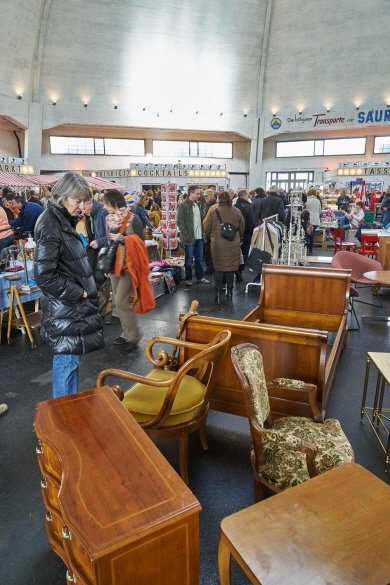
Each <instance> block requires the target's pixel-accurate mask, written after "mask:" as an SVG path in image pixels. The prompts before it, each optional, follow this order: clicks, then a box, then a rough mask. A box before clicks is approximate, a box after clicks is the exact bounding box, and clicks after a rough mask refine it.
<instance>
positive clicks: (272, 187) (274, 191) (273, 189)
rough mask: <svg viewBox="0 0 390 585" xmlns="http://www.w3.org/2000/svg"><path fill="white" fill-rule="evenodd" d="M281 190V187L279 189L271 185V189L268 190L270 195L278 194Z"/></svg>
mask: <svg viewBox="0 0 390 585" xmlns="http://www.w3.org/2000/svg"><path fill="white" fill-rule="evenodd" d="M279 189H280V187H278V186H277V185H271V187H270V188H269V189H268V193H277V192H278V191H279Z"/></svg>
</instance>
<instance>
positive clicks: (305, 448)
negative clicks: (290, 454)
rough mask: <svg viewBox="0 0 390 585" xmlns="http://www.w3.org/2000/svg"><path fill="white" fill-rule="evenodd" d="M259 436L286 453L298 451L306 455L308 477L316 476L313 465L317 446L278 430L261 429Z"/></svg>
mask: <svg viewBox="0 0 390 585" xmlns="http://www.w3.org/2000/svg"><path fill="white" fill-rule="evenodd" d="M261 434H262V436H263V438H264V439H266V440H267V441H270V442H271V443H274V444H275V445H278V447H281V448H282V449H286V450H288V451H300V452H301V453H304V454H305V455H306V465H307V470H308V472H309V476H310V477H314V476H315V475H317V470H316V467H315V463H314V460H315V456H316V455H317V453H318V447H317V445H314V444H313V443H308V442H307V441H303V440H302V439H299V438H298V437H296V436H295V435H293V434H292V433H287V432H286V431H279V430H278V429H263V431H262V433H261ZM278 439H279V440H278Z"/></svg>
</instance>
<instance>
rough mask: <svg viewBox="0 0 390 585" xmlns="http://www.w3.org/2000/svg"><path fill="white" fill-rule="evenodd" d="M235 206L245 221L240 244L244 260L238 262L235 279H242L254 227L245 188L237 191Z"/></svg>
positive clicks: (253, 219) (250, 204) (251, 210)
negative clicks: (240, 262)
mask: <svg viewBox="0 0 390 585" xmlns="http://www.w3.org/2000/svg"><path fill="white" fill-rule="evenodd" d="M236 207H237V209H239V210H240V211H241V213H242V215H243V218H244V221H245V231H244V235H243V237H242V244H241V252H242V256H243V259H244V262H243V263H242V264H240V266H239V268H238V274H236V278H237V280H242V271H243V270H244V268H245V264H246V261H247V260H248V256H249V249H250V247H251V241H252V234H253V230H254V229H255V227H256V221H255V214H254V213H253V209H252V203H250V202H249V194H248V191H247V190H246V189H240V190H239V192H238V193H237V201H236Z"/></svg>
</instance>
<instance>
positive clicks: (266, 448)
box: [231, 343, 354, 502]
mask: <svg viewBox="0 0 390 585" xmlns="http://www.w3.org/2000/svg"><path fill="white" fill-rule="evenodd" d="M231 352H232V361H233V365H234V367H235V370H236V372H237V374H238V377H239V379H240V382H241V385H242V389H243V393H244V397H245V404H246V409H247V413H248V418H249V426H250V431H251V437H252V452H251V459H252V466H253V471H254V475H255V500H256V502H258V501H260V500H261V498H262V486H263V485H266V486H268V487H269V488H270V489H272V490H273V491H275V492H280V491H282V490H284V489H286V488H289V487H292V486H295V485H298V484H300V483H302V482H304V481H306V480H307V479H310V478H311V477H314V476H315V475H319V474H320V473H324V472H325V471H328V470H329V469H332V468H333V467H336V466H338V465H342V464H343V463H347V462H351V461H353V460H354V455H353V451H352V447H351V445H350V443H349V441H348V439H347V437H346V436H345V434H344V432H343V430H342V429H341V426H340V423H339V422H338V421H337V420H336V419H328V420H327V421H325V422H316V421H318V420H319V418H320V417H319V411H318V408H317V407H316V400H315V395H316V392H317V390H316V387H315V386H313V385H309V386H312V388H309V393H310V394H311V399H310V403H311V404H312V407H313V418H315V420H312V419H309V418H304V417H297V416H291V417H284V418H279V419H277V420H275V421H273V419H272V415H271V412H270V404H269V398H268V389H267V383H266V380H265V376H264V368H263V358H262V355H261V353H260V351H259V349H258V348H257V347H256V345H253V344H251V343H243V344H241V345H237V346H236V347H233V348H232V350H231ZM272 385H273V386H283V387H284V388H288V389H289V391H296V392H297V394H298V395H299V393H302V391H305V392H307V390H308V389H307V386H308V385H306V384H305V382H302V381H301V380H290V379H286V378H278V379H276V380H273V382H272ZM265 423H267V426H265Z"/></svg>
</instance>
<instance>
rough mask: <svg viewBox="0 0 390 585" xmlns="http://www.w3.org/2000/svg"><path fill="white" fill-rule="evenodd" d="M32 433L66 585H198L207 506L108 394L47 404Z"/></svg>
mask: <svg viewBox="0 0 390 585" xmlns="http://www.w3.org/2000/svg"><path fill="white" fill-rule="evenodd" d="M122 395H123V392H122ZM86 421H88V424H87V423H86ZM34 428H35V432H36V435H37V438H38V446H37V449H36V451H37V455H38V464H39V467H40V470H41V473H42V479H41V488H42V497H43V501H44V505H45V512H46V515H45V517H44V518H45V526H46V532H47V536H48V539H49V542H50V545H51V547H52V549H53V550H54V552H56V553H57V554H58V555H59V556H60V557H61V559H62V560H63V561H64V563H65V565H66V568H67V570H66V579H67V581H68V582H71V583H79V584H82V585H108V584H110V585H130V583H131V584H134V585H156V584H157V583H158V584H159V585H183V584H184V583H185V584H186V585H198V584H199V512H200V510H201V507H200V504H199V502H198V501H197V499H196V498H195V496H194V495H193V494H192V492H191V491H190V490H189V489H188V488H187V486H186V485H185V483H184V482H183V481H182V479H181V478H180V477H179V476H178V475H177V473H176V472H175V471H174V470H173V468H172V467H171V466H170V465H169V463H168V462H167V460H166V459H165V457H163V455H162V454H161V453H160V451H159V450H158V449H157V447H156V446H155V445H154V444H153V442H152V441H151V439H149V437H148V436H147V435H146V433H145V432H144V430H143V429H142V428H141V426H140V425H139V424H138V423H137V422H136V421H135V419H134V418H133V417H132V416H131V414H130V413H129V412H128V410H127V409H126V408H125V406H124V405H123V404H122V403H121V402H120V400H119V399H118V398H117V396H116V395H115V394H114V393H113V391H112V390H111V388H109V387H107V386H103V387H101V388H94V389H92V390H87V391H86V392H80V393H78V394H73V395H70V396H64V397H62V398H57V399H54V400H47V401H45V402H40V403H39V404H37V409H36V416H35V422H34ZM42 520H43V518H42ZM42 524H43V523H42ZM42 529H43V526H42ZM64 572H65V571H64Z"/></svg>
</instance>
